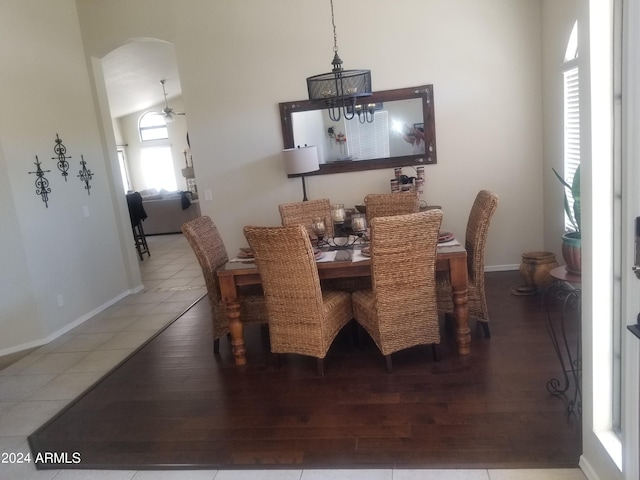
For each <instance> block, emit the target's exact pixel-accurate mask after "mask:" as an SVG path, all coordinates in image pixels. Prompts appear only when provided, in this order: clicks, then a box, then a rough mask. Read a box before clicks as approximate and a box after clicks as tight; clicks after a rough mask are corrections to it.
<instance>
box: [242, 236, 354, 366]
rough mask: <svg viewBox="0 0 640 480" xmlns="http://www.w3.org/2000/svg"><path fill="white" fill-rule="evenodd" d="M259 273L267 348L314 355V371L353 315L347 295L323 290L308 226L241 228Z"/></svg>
mask: <svg viewBox="0 0 640 480" xmlns="http://www.w3.org/2000/svg"><path fill="white" fill-rule="evenodd" d="M244 235H245V237H246V238H247V241H248V242H249V246H250V247H251V248H252V249H253V251H254V255H255V259H256V264H257V266H258V271H259V272H260V276H261V277H262V287H263V289H264V295H265V300H266V304H267V316H268V318H269V338H270V341H271V351H272V352H273V353H274V354H276V356H275V359H276V363H277V362H278V361H279V354H281V353H295V354H300V355H307V356H311V357H316V359H317V362H316V363H317V370H318V375H324V361H323V360H324V358H325V356H326V355H327V351H328V350H329V347H330V346H331V343H332V342H333V340H334V338H335V337H336V335H337V334H338V332H339V331H340V330H341V329H342V327H344V326H345V325H346V324H347V323H349V321H350V320H351V319H352V318H353V310H352V307H351V295H350V294H349V293H347V292H340V291H335V290H322V289H321V288H320V280H319V278H318V267H317V266H316V262H315V258H314V249H313V247H312V245H311V241H310V239H309V235H308V234H307V230H306V229H305V228H304V226H302V225H293V226H290V227H252V226H247V227H245V228H244Z"/></svg>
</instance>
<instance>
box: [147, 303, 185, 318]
mask: <svg viewBox="0 0 640 480" xmlns="http://www.w3.org/2000/svg"><path fill="white" fill-rule="evenodd" d="M187 306H188V305H185V304H184V302H163V303H160V304H158V305H156V306H154V307H152V308H150V309H149V311H148V312H147V313H146V315H163V314H174V315H178V314H180V313H182V312H184V310H185V308H186V307H187Z"/></svg>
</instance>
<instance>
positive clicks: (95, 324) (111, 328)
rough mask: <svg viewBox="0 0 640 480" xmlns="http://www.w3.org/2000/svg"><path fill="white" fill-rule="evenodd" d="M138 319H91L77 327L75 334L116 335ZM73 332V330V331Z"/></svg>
mask: <svg viewBox="0 0 640 480" xmlns="http://www.w3.org/2000/svg"><path fill="white" fill-rule="evenodd" d="M138 318H139V317H138V316H137V315H136V316H135V317H101V318H96V319H93V318H92V319H91V320H89V321H87V322H85V323H83V324H82V325H80V327H78V332H76V333H116V332H121V331H122V330H124V329H126V328H127V327H128V326H129V325H131V324H132V323H133V322H135V321H136V320H137V319H138ZM74 332H75V330H74Z"/></svg>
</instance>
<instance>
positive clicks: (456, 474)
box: [393, 469, 489, 480]
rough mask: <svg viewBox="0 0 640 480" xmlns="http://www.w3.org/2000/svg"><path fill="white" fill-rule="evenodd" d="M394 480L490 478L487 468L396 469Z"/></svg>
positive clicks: (481, 479) (471, 479)
mask: <svg viewBox="0 0 640 480" xmlns="http://www.w3.org/2000/svg"><path fill="white" fill-rule="evenodd" d="M393 480H489V473H488V472H487V471H486V470H480V469H478V470H473V469H471V470H455V469H452V470H442V469H434V470H423V469H415V470H413V469H407V470H404V469H402V470H394V471H393Z"/></svg>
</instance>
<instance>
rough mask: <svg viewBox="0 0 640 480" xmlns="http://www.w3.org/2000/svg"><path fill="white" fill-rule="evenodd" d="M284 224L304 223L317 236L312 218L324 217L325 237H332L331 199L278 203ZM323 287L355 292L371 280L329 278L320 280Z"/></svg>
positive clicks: (311, 233) (313, 235)
mask: <svg viewBox="0 0 640 480" xmlns="http://www.w3.org/2000/svg"><path fill="white" fill-rule="evenodd" d="M278 209H279V210H280V218H281V220H282V225H283V226H285V227H288V226H291V225H304V226H305V228H306V229H307V231H308V232H309V235H310V236H311V238H314V237H315V234H314V233H313V229H312V228H311V220H312V219H313V218H314V217H322V218H324V223H325V226H326V232H325V237H327V238H331V237H333V235H334V228H333V220H332V218H331V203H330V202H329V199H327V198H323V199H320V200H308V201H305V202H293V203H282V204H280V205H278ZM320 283H321V284H322V288H328V289H330V290H343V291H345V292H353V291H355V290H360V289H363V288H370V287H371V281H370V279H369V278H368V277H354V278H329V279H324V280H322V281H321V282H320Z"/></svg>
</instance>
